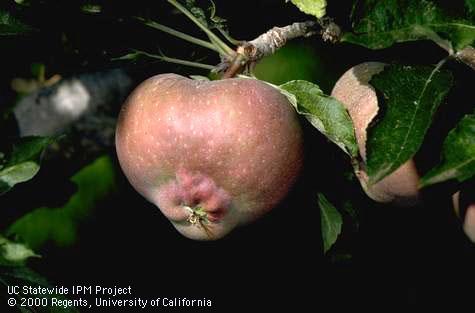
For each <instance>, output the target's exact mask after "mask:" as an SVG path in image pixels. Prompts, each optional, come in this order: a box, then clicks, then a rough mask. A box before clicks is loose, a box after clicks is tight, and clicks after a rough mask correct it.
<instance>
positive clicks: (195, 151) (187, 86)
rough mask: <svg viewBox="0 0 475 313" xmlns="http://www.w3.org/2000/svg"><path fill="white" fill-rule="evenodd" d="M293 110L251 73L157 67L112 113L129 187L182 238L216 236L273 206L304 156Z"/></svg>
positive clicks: (282, 97) (250, 219)
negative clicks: (213, 77)
mask: <svg viewBox="0 0 475 313" xmlns="http://www.w3.org/2000/svg"><path fill="white" fill-rule="evenodd" d="M302 140H303V139H302V130H301V128H300V124H299V121H298V117H297V114H296V112H295V110H294V109H293V107H292V106H291V105H290V103H289V102H288V100H287V99H286V97H285V96H283V95H282V94H281V93H280V92H279V91H278V90H277V89H275V88H273V87H271V86H269V85H268V84H266V83H264V82H261V81H259V80H255V79H246V78H232V79H224V80H218V81H202V80H191V79H188V78H185V77H182V76H179V75H175V74H161V75H157V76H154V77H152V78H149V79H148V80H146V81H144V82H143V83H142V84H140V85H139V86H138V87H137V88H136V89H135V90H134V91H133V93H132V94H131V95H130V96H129V98H128V99H127V101H126V103H125V104H124V106H123V108H122V110H121V112H120V115H119V120H118V125H117V132H116V149H117V155H118V158H119V161H120V165H121V167H122V169H123V171H124V173H125V175H126V176H127V178H128V180H129V181H130V183H131V184H132V186H133V187H134V188H135V189H136V190H137V191H138V192H139V193H140V194H142V195H143V196H144V197H145V198H146V199H147V200H149V201H150V202H152V203H154V204H155V205H157V206H158V207H159V208H160V210H161V211H162V212H163V214H164V215H165V216H166V217H167V218H168V219H169V220H170V221H171V223H172V224H173V225H174V226H175V228H176V229H177V230H178V231H179V232H180V233H182V234H183V235H184V236H186V237H189V238H192V239H198V240H209V239H217V238H221V237H223V236H224V235H226V234H227V233H229V232H230V231H231V230H232V229H233V228H235V227H236V226H238V225H242V224H246V223H249V222H252V221H254V220H256V219H257V218H259V217H260V216H262V215H263V214H265V213H266V212H268V211H269V210H271V209H272V208H273V207H275V206H276V205H277V204H278V203H279V202H280V201H281V200H282V199H283V198H284V197H285V196H286V194H287V193H288V191H289V189H290V188H291V186H292V184H293V183H294V181H295V180H296V178H297V176H298V174H299V172H300V170H301V167H302V160H303V142H302Z"/></svg>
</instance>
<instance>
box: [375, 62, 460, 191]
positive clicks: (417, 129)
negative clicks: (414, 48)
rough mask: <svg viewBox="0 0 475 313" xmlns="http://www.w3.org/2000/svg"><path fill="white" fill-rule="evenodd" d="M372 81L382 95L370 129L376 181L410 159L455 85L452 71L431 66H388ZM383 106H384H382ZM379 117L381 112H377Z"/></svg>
mask: <svg viewBox="0 0 475 313" xmlns="http://www.w3.org/2000/svg"><path fill="white" fill-rule="evenodd" d="M370 84H371V85H372V86H373V87H375V88H376V90H377V91H378V92H379V93H380V95H382V96H383V97H384V101H383V99H382V97H379V98H380V99H379V105H380V111H381V108H382V111H383V112H385V113H384V115H383V116H382V118H381V119H380V121H379V122H377V123H376V125H375V126H374V127H372V128H370V129H369V132H368V134H369V136H368V141H367V143H366V145H367V149H368V159H367V172H368V175H369V178H370V183H376V182H377V181H379V180H381V179H383V178H384V177H385V176H387V175H389V174H390V173H392V172H393V171H395V170H396V169H398V168H399V167H400V166H401V165H402V164H403V163H405V162H406V161H407V160H409V159H410V158H411V157H412V156H413V155H414V154H415V153H416V152H417V151H418V150H419V147H420V146H421V144H422V142H423V140H424V136H425V134H426V132H427V129H428V128H429V126H430V125H431V123H432V118H433V115H434V113H435V111H436V110H437V108H438V106H439V105H440V103H441V102H442V101H443V99H444V97H445V96H446V95H447V93H448V92H449V89H450V87H451V85H452V75H451V74H450V73H449V72H447V71H440V70H439V69H438V67H430V66H417V67H413V66H400V65H391V66H386V67H385V70H384V71H382V72H381V73H379V74H377V75H375V76H374V77H373V78H372V80H371V81H370ZM381 106H383V107H381ZM378 117H379V116H378Z"/></svg>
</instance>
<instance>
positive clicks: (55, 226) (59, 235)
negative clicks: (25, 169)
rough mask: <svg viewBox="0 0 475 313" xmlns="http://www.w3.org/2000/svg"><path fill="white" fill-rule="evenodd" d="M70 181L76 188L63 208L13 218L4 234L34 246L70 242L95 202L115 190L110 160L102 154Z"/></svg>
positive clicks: (72, 241) (37, 210)
mask: <svg viewBox="0 0 475 313" xmlns="http://www.w3.org/2000/svg"><path fill="white" fill-rule="evenodd" d="M71 180H72V181H73V182H74V183H76V184H77V187H78V190H77V192H76V193H75V194H74V195H73V196H72V197H71V198H70V199H69V201H68V202H67V203H66V204H65V205H64V206H63V207H59V208H47V207H41V208H38V209H35V210H33V211H31V212H29V213H27V214H26V215H24V216H22V217H21V218H19V219H18V220H16V221H15V222H14V223H13V224H12V225H11V226H10V227H9V229H8V231H7V234H8V235H16V236H17V237H19V238H20V239H21V240H22V241H23V242H26V243H27V244H28V245H29V246H30V247H32V248H33V249H38V248H39V247H40V246H42V245H43V244H44V243H45V242H47V241H48V240H51V241H53V242H54V243H55V244H57V245H58V246H68V245H71V244H73V243H74V241H75V240H76V236H77V227H78V224H79V223H80V222H81V221H82V220H83V219H84V218H86V217H87V216H88V215H89V214H90V211H91V210H92V208H93V207H94V206H95V205H96V204H97V203H98V201H100V200H101V199H103V198H104V197H106V196H108V195H110V194H111V192H113V191H114V188H115V169H114V166H113V164H112V161H111V159H110V158H109V157H107V156H103V157H100V158H98V159H96V160H95V161H94V162H93V163H92V164H90V165H88V166H86V167H84V168H82V169H81V170H80V171H79V172H78V173H76V174H75V175H74V176H73V177H72V178H71Z"/></svg>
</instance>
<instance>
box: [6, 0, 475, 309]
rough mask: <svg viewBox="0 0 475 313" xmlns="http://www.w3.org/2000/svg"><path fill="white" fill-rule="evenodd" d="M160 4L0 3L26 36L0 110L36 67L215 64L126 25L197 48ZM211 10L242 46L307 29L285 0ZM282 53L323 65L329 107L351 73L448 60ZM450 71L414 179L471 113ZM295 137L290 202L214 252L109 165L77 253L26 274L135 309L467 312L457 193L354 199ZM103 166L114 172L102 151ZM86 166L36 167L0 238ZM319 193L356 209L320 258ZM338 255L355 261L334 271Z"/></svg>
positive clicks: (54, 256) (466, 76)
mask: <svg viewBox="0 0 475 313" xmlns="http://www.w3.org/2000/svg"><path fill="white" fill-rule="evenodd" d="M157 2H159V1H155V2H153V3H152V2H147V1H133V2H128V1H108V2H104V1H103V2H101V3H102V4H103V12H102V14H100V15H87V14H81V13H79V12H78V9H77V8H78V6H79V4H81V2H79V1H68V2H67V4H65V2H64V1H38V2H37V4H35V5H34V9H29V10H26V11H21V12H17V11H15V7H14V2H13V1H10V2H8V1H6V2H3V3H2V4H1V6H2V7H3V8H4V9H5V8H6V9H8V10H11V11H12V12H16V13H15V14H18V15H19V16H21V17H22V18H25V19H26V20H28V21H30V22H31V24H32V25H34V26H36V28H37V31H36V32H34V33H33V34H32V35H28V36H20V37H11V38H1V55H2V57H1V58H0V67H1V68H2V71H1V74H0V86H2V87H1V89H0V102H1V105H2V110H5V109H6V108H8V107H9V106H11V105H12V104H13V103H14V100H15V98H16V94H15V93H14V92H13V91H12V90H11V89H10V88H9V87H8V86H9V84H10V81H11V79H12V78H14V77H28V75H31V74H30V67H31V64H32V63H35V62H37V63H43V64H45V66H46V69H47V76H48V74H54V73H61V74H62V75H63V76H64V77H68V76H70V75H76V74H80V73H86V72H95V71H100V70H104V69H109V68H115V67H124V68H126V69H127V70H128V71H129V72H130V73H131V74H132V75H133V76H134V77H136V79H137V82H138V81H140V80H141V79H143V78H145V77H148V76H150V75H153V74H156V73H162V72H170V71H173V72H178V73H182V74H192V73H193V74H196V73H200V72H199V71H197V70H195V69H189V68H183V67H178V66H175V65H170V64H164V63H161V62H156V61H153V60H150V59H144V60H139V61H138V62H135V63H132V62H125V61H111V58H114V57H118V56H121V55H124V54H126V53H128V50H127V49H128V48H139V49H143V50H147V51H155V52H157V51H158V50H157V49H158V48H160V49H161V50H162V51H163V52H164V53H165V54H167V55H168V56H173V57H179V58H187V59H200V58H205V61H206V62H205V63H209V64H216V63H218V62H219V59H218V58H217V57H216V56H215V55H214V56H213V55H210V54H209V53H208V51H205V50H204V49H201V48H196V47H193V46H191V45H188V44H187V43H183V42H181V41H180V40H178V39H175V38H172V37H170V36H168V35H166V34H161V33H159V32H158V31H154V30H151V29H148V28H147V27H145V26H143V25H140V24H138V23H136V22H133V21H131V20H130V17H131V16H133V15H141V16H150V17H154V18H160V22H161V23H163V24H166V25H170V26H173V27H175V28H179V29H181V30H183V31H186V32H189V33H191V34H195V35H196V36H200V32H199V31H198V30H197V29H195V27H194V26H193V25H192V24H191V23H190V22H189V21H187V20H186V18H185V17H184V16H182V15H179V14H172V12H171V9H170V6H169V5H168V4H166V3H165V2H164V1H163V3H162V2H160V3H157ZM329 2H330V6H329V15H330V16H333V17H335V19H336V21H337V23H338V24H340V25H342V26H343V27H344V28H345V29H348V28H349V26H350V23H349V19H348V15H349V12H350V10H351V3H350V1H329ZM216 5H217V8H218V15H219V16H221V17H224V18H226V19H228V25H229V29H230V32H231V34H232V35H234V36H235V37H236V38H239V39H241V38H242V39H252V38H254V37H256V36H257V35H259V34H261V33H263V32H265V31H266V30H268V29H269V28H271V27H273V26H276V25H280V26H282V25H287V24H289V23H291V22H294V21H303V20H305V19H308V17H306V16H305V15H303V14H301V13H300V12H299V11H298V10H297V9H296V8H295V7H293V6H292V5H291V4H285V3H284V1H283V0H282V1H270V0H268V1H216ZM64 36H66V37H67V41H66V42H65V41H64V40H63V39H62V38H64ZM293 44H294V45H301V46H305V47H311V49H312V53H314V57H315V58H317V59H321V60H323V61H322V62H323V63H322V64H320V65H319V69H320V70H319V72H316V73H315V76H313V77H311V79H312V80H313V81H314V82H315V83H317V84H319V85H320V86H322V88H323V89H324V91H325V92H327V93H329V92H330V91H331V87H332V86H333V84H334V82H335V81H336V79H337V78H338V77H339V75H341V74H342V73H343V72H344V71H345V70H346V69H348V68H349V67H350V66H352V65H355V64H358V63H360V62H364V61H385V62H395V63H403V64H435V63H437V62H438V61H439V60H440V59H441V58H443V57H444V56H445V54H444V51H442V50H441V49H439V48H438V47H437V46H435V45H434V44H432V43H429V42H414V43H405V44H400V45H396V46H394V47H392V48H390V49H385V50H380V51H370V50H366V49H364V48H361V47H357V46H353V45H346V44H338V45H331V44H325V43H321V41H320V39H319V38H318V37H315V38H311V39H305V40H297V41H296V42H294V43H293ZM298 57H299V55H298V54H296V55H295V58H298ZM279 62H283V61H279ZM275 66H279V64H276V65H275ZM447 68H448V69H450V70H452V71H453V73H454V77H455V85H454V88H453V89H452V92H451V94H450V95H449V98H448V100H447V103H445V104H444V105H443V106H442V107H441V109H440V111H439V112H438V115H437V117H436V121H435V122H434V126H433V127H432V128H431V129H430V131H429V134H428V136H427V139H426V142H425V144H424V146H423V148H422V149H421V152H420V153H419V154H418V156H417V162H418V164H420V166H421V168H422V169H427V168H429V167H430V166H433V165H434V164H436V163H437V161H438V155H439V152H438V151H440V145H441V143H442V141H443V138H444V137H445V135H444V134H446V133H447V131H448V130H449V129H451V128H452V127H453V125H454V124H455V123H456V121H457V120H458V119H459V118H460V117H461V116H462V115H463V114H465V113H467V112H470V111H471V110H473V107H470V104H471V103H473V84H474V82H475V75H474V73H473V71H471V70H470V69H468V67H466V66H464V65H461V64H457V63H455V62H449V64H448V65H447ZM201 74H203V73H201ZM292 78H296V77H289V79H292ZM297 78H298V77H297ZM468 99H471V101H472V102H471V103H469V102H470V101H467V100H468ZM117 109H118V108H117ZM5 125H6V124H5ZM5 125H4V126H5ZM4 128H5V127H4ZM14 132H15V127H14V125H11V124H8V127H6V131H5V132H4V134H7V135H13V134H14ZM306 136H307V155H306V168H305V172H304V175H303V177H302V178H301V179H300V181H299V182H298V183H297V185H296V186H295V188H294V190H293V191H292V193H291V194H290V195H289V197H288V198H287V199H286V200H285V201H284V202H283V203H282V204H281V205H280V206H279V207H277V208H276V209H274V210H273V211H272V212H271V213H270V214H269V215H267V216H265V217H264V218H263V219H261V220H260V221H258V222H257V223H255V224H252V225H249V226H245V227H242V228H239V229H237V230H235V231H234V232H233V233H231V234H230V235H229V236H227V237H226V238H224V239H222V240H219V241H215V242H196V241H191V240H188V239H186V238H184V237H182V236H180V235H179V234H178V233H177V232H176V231H175V230H174V228H173V227H172V226H171V224H170V223H169V222H168V221H167V220H166V218H165V217H164V216H162V215H161V214H160V212H159V210H158V209H157V208H156V207H154V206H153V205H152V204H150V203H147V202H146V201H145V200H144V199H143V198H141V197H140V196H139V195H138V194H137V193H136V192H135V191H134V190H133V189H132V187H131V186H130V185H129V184H128V183H127V181H126V179H125V177H123V176H122V174H121V172H120V169H119V168H118V166H117V164H116V166H117V172H118V175H119V179H118V186H119V190H118V192H117V193H115V195H114V196H112V197H110V198H107V199H104V201H102V202H101V203H100V205H99V206H98V207H96V208H95V209H94V212H93V213H92V214H91V216H89V217H88V218H87V220H86V221H85V222H83V223H82V224H81V226H80V232H79V239H78V240H77V242H76V243H75V244H74V245H73V246H70V247H63V248H58V247H56V246H55V245H53V244H47V245H46V246H45V247H43V248H42V249H41V251H38V252H39V253H40V254H41V255H43V258H42V259H38V260H33V261H32V262H31V263H30V265H31V266H32V268H34V269H35V270H36V271H38V272H39V273H41V274H42V275H44V276H45V277H47V278H48V280H49V281H51V282H52V284H53V285H64V286H72V285H79V284H84V285H95V284H98V285H104V286H114V285H117V286H128V285H131V286H132V288H133V295H134V296H137V297H142V298H153V297H165V296H167V297H187V298H202V297H205V298H208V299H211V300H212V301H213V307H212V308H211V309H206V308H204V309H202V311H217V312H228V311H230V310H233V311H234V310H237V309H241V310H243V311H245V312H247V311H252V312H254V311H257V310H259V309H265V310H271V309H280V308H284V309H292V311H295V312H299V311H303V308H308V309H306V311H307V310H312V311H318V310H319V309H321V308H323V307H327V306H328V307H329V308H331V309H339V308H343V307H345V308H350V309H354V310H356V309H359V308H362V309H367V308H378V309H380V310H382V311H387V310H388V309H392V308H408V307H410V308H417V309H425V308H427V307H428V306H430V307H432V306H433V307H437V306H440V305H449V306H451V308H454V307H456V306H459V305H460V306H463V305H464V303H466V302H469V301H470V300H471V299H470V296H473V294H472V295H471V294H470V287H467V286H470V285H473V282H474V279H475V275H474V270H473V268H474V267H475V249H474V246H473V244H471V243H470V242H469V241H468V239H467V238H465V236H464V234H463V232H462V230H461V227H460V224H459V221H458V220H457V218H456V216H455V215H454V214H453V212H452V207H451V202H450V192H451V191H452V189H453V188H454V186H453V185H450V184H448V185H444V186H441V187H436V188H432V189H430V190H427V191H426V192H425V194H424V196H425V201H426V202H425V205H424V206H420V207H412V208H396V207H390V206H383V205H377V204H375V203H373V202H371V201H370V200H368V199H367V198H366V197H365V196H364V194H363V193H362V192H361V190H360V189H359V187H358V186H359V185H358V184H355V182H354V181H353V182H351V181H348V179H345V177H344V175H342V173H344V172H347V171H350V170H351V168H350V165H349V164H348V163H349V162H348V161H347V160H346V158H345V156H343V155H342V153H341V152H340V151H339V150H338V149H337V148H336V147H334V146H333V145H332V144H330V143H328V142H327V141H326V140H325V139H324V138H323V137H322V136H321V135H319V134H318V133H317V132H316V131H315V130H313V129H312V128H311V127H309V126H308V125H306ZM106 152H108V153H110V155H111V156H112V157H113V158H114V160H115V154H114V151H113V150H111V151H106ZM83 162H84V160H83V159H81V158H80V157H78V162H77V163H73V164H71V163H70V162H64V163H60V162H59V163H58V162H54V163H53V162H50V163H48V162H46V163H45V164H43V167H42V170H41V172H40V174H39V175H38V177H37V178H35V179H34V180H33V181H31V182H29V183H26V184H23V185H22V186H18V188H16V189H15V190H13V191H12V192H11V193H10V194H9V195H8V196H7V197H5V198H3V199H1V200H0V207H7V206H8V207H12V206H13V205H14V206H15V207H16V208H18V210H17V211H11V210H10V211H8V213H7V215H6V217H2V218H3V220H2V221H0V226H1V227H6V226H8V224H9V223H11V222H12V221H13V220H14V219H15V218H17V217H19V216H21V214H23V213H24V212H26V211H27V210H28V209H30V208H33V207H37V206H39V205H44V204H45V203H48V204H51V203H54V202H58V203H61V201H64V200H65V199H67V195H68V192H70V191H69V188H73V189H74V187H71V186H69V185H68V184H66V183H65V181H67V178H68V177H69V176H70V175H71V174H72V173H74V172H75V171H76V170H77V169H78V167H80V166H82V165H84V164H83ZM115 162H116V160H115ZM318 191H323V192H324V193H325V194H326V195H328V197H329V198H330V200H331V201H332V202H334V203H336V204H339V203H341V202H342V199H343V198H351V199H353V201H354V206H355V208H356V209H357V212H358V222H359V227H358V232H356V231H355V229H354V227H351V226H346V225H345V226H344V233H343V235H342V238H341V241H340V242H339V243H338V244H337V246H336V247H335V248H334V249H333V250H332V251H331V253H330V254H329V255H328V256H323V255H322V242H321V235H320V217H319V209H318V206H317V196H316V194H317V192H318ZM63 198H65V199H63ZM350 224H351V223H350ZM341 253H345V254H351V256H352V257H351V259H345V260H341V259H338V258H337V256H338V255H340V254H341ZM2 293H3V292H2ZM2 305H3V304H2ZM100 311H101V312H102V311H103V310H100ZM111 311H114V309H111ZM115 311H121V312H127V311H129V312H135V311H136V310H127V309H123V310H115ZM171 311H176V312H181V311H184V309H183V308H176V309H174V310H171ZM193 311H201V310H200V309H193ZM2 312H3V309H2ZM85 312H87V310H85Z"/></svg>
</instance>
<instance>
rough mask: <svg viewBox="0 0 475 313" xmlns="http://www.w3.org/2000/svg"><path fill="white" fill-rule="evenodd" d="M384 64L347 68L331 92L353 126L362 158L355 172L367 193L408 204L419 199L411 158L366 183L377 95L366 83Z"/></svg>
mask: <svg viewBox="0 0 475 313" xmlns="http://www.w3.org/2000/svg"><path fill="white" fill-rule="evenodd" d="M384 66H385V64H384V63H379V62H366V63H361V64H359V65H356V66H354V67H352V68H350V69H349V70H348V71H346V72H345V73H344V74H343V75H342V76H341V77H340V78H339V79H338V81H337V82H336V84H335V86H334V88H333V90H332V93H331V95H332V96H333V97H335V98H336V99H337V100H339V101H340V102H342V103H343V105H344V106H345V107H346V109H347V110H348V113H349V114H350V116H351V118H352V120H353V124H354V127H355V135H356V140H357V143H358V148H359V151H360V155H361V158H362V160H363V162H362V164H361V170H360V171H358V172H357V173H356V175H357V177H358V179H359V180H360V182H361V185H362V187H363V189H364V190H365V192H366V194H367V195H368V196H369V197H370V198H371V199H373V200H375V201H377V202H382V203H393V204H396V205H400V206H411V205H414V204H416V203H417V202H418V200H419V190H418V183H419V174H418V173H417V169H416V166H415V163H414V161H413V160H412V159H411V160H409V161H407V162H406V163H404V164H403V165H401V166H400V167H399V168H398V169H397V170H396V171H394V172H393V173H391V174H390V175H388V176H387V177H385V178H383V179H382V180H380V181H379V182H377V183H375V184H372V185H369V178H368V175H367V173H366V139H367V129H368V126H369V125H370V123H371V122H372V121H373V119H374V118H375V117H376V115H377V114H378V110H379V105H378V97H377V94H376V91H375V89H374V87H372V86H371V85H370V84H369V81H370V80H371V77H372V76H373V75H375V74H377V73H379V72H381V71H382V70H383V69H384Z"/></svg>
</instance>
